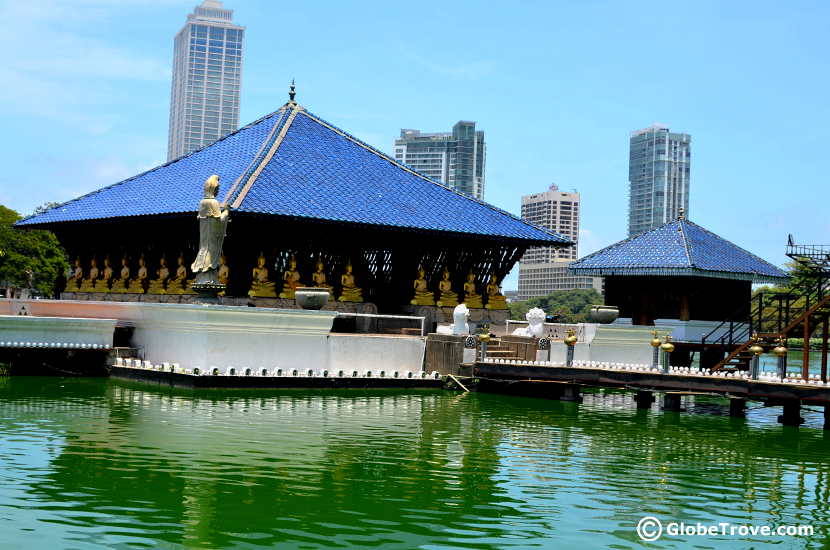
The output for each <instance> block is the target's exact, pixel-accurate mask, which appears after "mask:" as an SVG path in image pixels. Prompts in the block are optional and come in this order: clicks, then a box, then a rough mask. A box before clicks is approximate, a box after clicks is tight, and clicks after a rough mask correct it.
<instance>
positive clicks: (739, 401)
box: [729, 397, 746, 416]
mask: <svg viewBox="0 0 830 550" xmlns="http://www.w3.org/2000/svg"><path fill="white" fill-rule="evenodd" d="M729 416H746V399H744V398H742V397H730V398H729Z"/></svg>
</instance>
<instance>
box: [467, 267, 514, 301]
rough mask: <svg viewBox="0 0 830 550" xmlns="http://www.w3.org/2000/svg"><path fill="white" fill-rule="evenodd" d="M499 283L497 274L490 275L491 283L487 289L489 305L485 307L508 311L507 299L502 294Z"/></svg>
mask: <svg viewBox="0 0 830 550" xmlns="http://www.w3.org/2000/svg"><path fill="white" fill-rule="evenodd" d="M498 281H499V280H498V279H497V278H496V275H495V273H493V274H491V275H490V282H489V283H487V287H486V288H485V291H486V292H487V304H485V306H484V307H485V308H487V309H507V299H505V297H504V295H503V294H502V293H501V289H499V284H498ZM467 307H470V306H467Z"/></svg>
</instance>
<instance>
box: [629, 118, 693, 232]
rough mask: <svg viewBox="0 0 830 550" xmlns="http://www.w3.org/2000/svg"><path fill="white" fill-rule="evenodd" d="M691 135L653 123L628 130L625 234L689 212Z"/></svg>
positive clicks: (662, 222) (651, 226) (660, 223)
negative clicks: (677, 132)
mask: <svg viewBox="0 0 830 550" xmlns="http://www.w3.org/2000/svg"><path fill="white" fill-rule="evenodd" d="M691 142H692V136H690V135H689V134H676V133H672V132H670V131H669V129H668V127H666V126H662V125H660V124H654V125H652V126H649V127H648V128H644V129H642V130H637V131H636V132H631V140H630V149H629V157H628V183H629V197H628V236H629V237H633V236H635V235H639V234H640V233H644V232H646V231H648V230H649V229H653V228H655V227H659V226H661V225H663V224H664V223H667V222H669V221H671V220H673V219H675V218H677V216H678V214H679V213H680V209H681V208H683V209H684V210H685V211H686V213H688V212H689V164H690V159H691V150H690V146H691Z"/></svg>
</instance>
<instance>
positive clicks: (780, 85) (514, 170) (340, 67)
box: [0, 0, 830, 288]
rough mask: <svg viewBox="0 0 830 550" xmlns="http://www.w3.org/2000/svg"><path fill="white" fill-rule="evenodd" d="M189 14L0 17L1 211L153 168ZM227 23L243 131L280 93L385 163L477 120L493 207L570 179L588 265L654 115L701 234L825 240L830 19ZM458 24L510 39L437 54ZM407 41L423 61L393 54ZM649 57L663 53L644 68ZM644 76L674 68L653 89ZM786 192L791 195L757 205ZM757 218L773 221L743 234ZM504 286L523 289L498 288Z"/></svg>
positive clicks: (594, 11)
mask: <svg viewBox="0 0 830 550" xmlns="http://www.w3.org/2000/svg"><path fill="white" fill-rule="evenodd" d="M195 3H196V2H193V1H192V0H187V1H180V0H158V1H154V2H152V3H145V2H135V1H132V0H127V1H125V2H121V3H118V5H114V4H112V3H110V2H104V1H99V0H90V1H89V2H88V3H87V4H85V5H86V9H84V10H77V9H72V8H70V7H68V6H65V5H63V4H62V3H60V2H56V1H45V2H43V3H37V4H24V3H4V4H0V13H2V14H3V15H4V16H5V18H6V20H9V21H14V22H15V25H13V27H12V28H11V29H10V30H9V32H8V33H7V34H6V35H4V36H3V37H2V38H0V40H2V41H4V43H5V44H6V45H7V48H9V49H13V50H14V51H16V52H19V54H18V55H16V56H14V57H13V58H11V59H10V60H9V63H8V64H7V65H6V66H5V67H4V68H3V69H2V70H3V72H4V75H6V77H7V78H6V82H7V85H6V86H5V87H4V88H3V90H2V93H3V94H4V99H5V101H4V103H3V109H4V121H5V122H6V128H7V132H6V133H5V138H4V150H5V151H6V154H7V156H8V158H13V159H15V162H10V163H7V169H6V170H5V171H4V174H3V176H2V179H0V203H2V204H5V205H7V206H9V207H12V208H14V209H16V210H18V211H20V212H22V213H29V212H31V211H32V210H33V209H34V208H35V207H37V206H38V205H40V204H43V203H45V202H48V201H66V200H69V199H71V198H74V197H77V196H79V195H82V194H84V193H87V192H90V191H92V190H94V189H98V188H100V187H101V186H102V185H109V184H113V183H115V182H118V181H120V180H121V179H123V178H125V177H129V176H132V175H134V174H135V173H137V172H140V171H142V170H146V169H149V168H152V167H154V166H157V165H158V164H160V163H162V162H163V161H164V159H165V157H166V153H167V150H166V145H167V129H168V123H169V99H170V82H171V72H170V67H171V65H172V48H171V44H170V37H171V36H173V35H175V33H176V32H177V31H178V30H179V29H180V28H181V23H182V14H186V13H188V12H190V11H192V8H193V5H194V4H195ZM226 6H227V7H229V8H233V9H234V10H235V13H234V18H235V19H236V20H238V21H241V22H244V23H245V25H246V37H245V42H246V44H245V49H246V54H247V55H246V61H245V77H244V78H245V88H244V90H243V93H242V96H243V97H242V100H241V101H242V103H241V107H240V122H241V123H242V124H247V123H249V122H251V121H254V120H256V119H258V118H259V117H261V116H263V115H264V114H267V113H269V112H273V111H274V110H275V109H277V108H278V107H279V106H280V105H282V104H283V103H284V102H285V100H286V88H287V84H288V83H289V82H290V80H291V78H296V79H297V85H298V87H297V90H298V101H300V102H301V103H302V104H304V105H306V106H308V107H309V108H310V109H311V110H312V111H314V110H318V111H320V112H325V113H329V119H330V120H331V122H332V123H333V124H337V125H340V126H342V127H348V128H350V129H351V131H352V132H353V133H354V135H355V136H356V137H358V138H360V139H362V140H364V141H366V142H367V143H369V144H371V145H373V146H375V147H378V148H379V149H381V150H383V151H385V152H391V151H390V150H389V149H390V144H391V143H392V142H393V141H394V138H395V135H396V133H397V129H399V128H426V129H433V128H444V127H446V125H447V122H448V121H454V120H458V119H459V118H460V117H470V118H473V119H475V120H476V121H477V124H478V125H479V126H480V127H482V128H485V129H486V132H487V145H488V151H487V192H486V200H487V201H488V202H490V203H492V204H494V205H495V206H497V207H499V208H502V209H505V210H508V211H510V212H512V213H514V214H516V215H519V207H520V202H519V197H520V196H521V195H523V194H528V193H533V192H535V191H537V190H539V189H543V188H545V186H546V185H547V184H548V183H549V181H550V177H551V175H553V177H554V178H555V179H556V180H558V181H563V182H564V181H567V182H573V185H576V186H578V187H579V189H580V192H581V194H582V198H583V200H584V201H585V202H586V203H589V204H590V205H591V208H590V209H587V210H586V211H585V212H583V214H582V220H581V221H582V227H583V230H582V235H580V245H581V246H580V254H581V255H585V254H588V253H590V252H592V251H594V250H597V249H599V248H602V247H603V246H605V245H608V244H611V243H612V242H616V241H618V240H620V239H621V238H624V237H625V236H626V234H627V231H626V210H627V201H628V197H627V188H628V186H627V185H625V183H624V182H626V180H627V173H628V150H627V149H626V142H627V139H628V134H629V132H630V130H631V129H633V128H639V127H642V126H643V124H647V123H649V122H650V121H654V120H662V121H666V122H668V123H670V124H671V127H672V128H678V129H682V131H684V132H688V133H689V134H691V135H693V136H694V138H695V144H696V145H695V163H694V170H693V172H694V174H693V175H692V176H693V177H694V180H695V183H694V191H693V193H692V196H691V204H690V214H691V218H692V220H693V221H695V222H698V223H701V224H703V225H705V226H707V227H709V228H711V229H712V230H713V231H716V232H718V233H719V234H721V235H723V236H724V237H725V238H729V239H730V240H733V241H735V242H740V243H742V245H743V246H746V247H747V248H748V249H750V250H753V251H755V252H757V253H758V254H759V255H761V256H763V257H766V258H769V259H771V260H772V261H774V262H775V263H777V264H779V265H781V264H783V263H784V262H785V261H787V258H786V257H785V256H784V244H785V242H786V235H787V234H788V233H792V234H793V235H794V236H795V238H796V240H800V241H802V242H806V241H810V240H821V238H822V235H824V234H825V233H826V232H827V231H828V229H830V222H827V221H826V220H827V216H826V213H825V212H824V211H823V208H822V205H821V204H820V203H818V202H816V201H812V202H809V201H808V202H806V203H805V202H804V201H803V200H800V199H799V197H803V196H809V195H810V194H811V193H813V192H814V189H815V182H816V181H819V179H820V177H821V175H822V174H823V171H824V170H823V166H822V164H821V158H823V147H822V144H823V143H825V142H826V138H827V130H826V129H827V128H828V127H830V124H828V122H830V114H829V113H828V112H827V110H826V106H825V100H824V98H825V97H826V93H827V91H828V87H829V86H828V81H829V80H830V76H828V72H827V71H826V67H825V65H826V63H825V60H824V59H823V56H822V55H820V53H819V52H822V51H823V46H824V42H825V41H824V39H823V38H822V37H823V36H825V34H826V32H825V31H826V29H825V25H824V24H823V23H822V22H823V21H826V20H827V16H828V14H830V7H828V6H824V5H820V4H809V3H804V4H800V5H799V6H798V7H793V6H789V5H788V6H782V5H777V4H772V3H755V4H753V5H752V8H753V9H752V17H750V18H747V17H746V10H745V8H744V7H742V4H741V3H737V4H735V5H723V4H720V3H714V2H710V3H707V2H704V3H701V4H696V5H695V6H682V5H672V6H669V7H668V8H666V9H662V8H661V9H659V10H658V9H655V8H656V7H657V4H656V3H654V4H649V3H647V2H646V3H643V4H642V5H638V6H635V7H633V8H632V7H631V6H629V7H627V8H623V7H622V6H617V5H615V4H613V3H600V5H597V6H588V5H580V6H559V7H553V6H549V5H542V4H540V5H535V6H532V7H531V6H525V7H523V8H522V9H520V10H516V11H511V12H510V13H508V14H505V13H502V12H501V11H497V10H495V9H489V8H481V9H472V8H473V7H474V6H473V4H471V3H465V2H461V3H458V4H454V5H452V6H446V7H445V8H443V9H445V11H446V13H445V15H444V17H442V18H441V20H440V21H438V22H436V23H435V24H434V25H430V26H428V27H427V28H424V27H423V26H419V25H417V20H416V19H413V18H411V17H409V16H408V15H407V14H406V10H405V9H404V8H403V7H396V6H387V5H381V4H378V8H380V7H381V6H383V9H378V10H377V14H378V16H377V18H375V19H373V21H372V22H371V23H369V22H368V21H366V20H365V19H361V18H360V17H358V14H356V13H354V10H350V9H348V7H347V6H343V5H339V4H336V3H321V4H320V5H311V6H304V7H303V8H302V9H298V10H295V13H294V14H293V15H292V17H293V18H294V21H295V23H296V24H295V25H291V26H288V27H284V28H281V29H280V32H273V31H272V30H271V25H270V24H269V22H271V21H274V20H278V19H279V18H280V17H282V16H283V15H284V14H283V13H282V12H281V11H280V10H279V9H278V7H277V6H275V5H272V4H270V3H263V2H245V3H242V2H233V3H231V2H226ZM664 8H665V7H664ZM367 9H371V6H369V7H368V8H367ZM461 21H465V22H466V23H467V24H471V25H475V26H476V28H477V29H479V31H480V33H481V34H482V35H485V36H489V35H493V36H495V35H498V36H500V37H501V38H500V39H499V40H498V41H486V40H485V41H483V42H482V44H481V47H480V48H477V49H471V48H469V47H468V45H466V44H461V43H453V42H448V41H446V40H445V37H446V36H448V35H450V34H451V33H452V32H453V29H455V28H456V26H457V25H458V24H459V22H461ZM543 21H546V22H547V23H545V24H544V25H543V24H542V22H543ZM551 21H557V22H556V23H553V24H552V26H551V23H550V22H551ZM565 21H591V22H592V25H591V26H590V28H589V29H587V30H585V29H581V30H579V29H578V28H575V27H573V26H571V25H566V24H565ZM678 22H680V23H678ZM321 25H323V26H326V25H328V27H329V28H330V30H331V32H325V33H322V32H321V33H317V34H316V35H315V39H314V40H309V39H308V29H310V28H320V26H321ZM123 28H130V29H133V30H135V31H136V32H135V33H134V34H135V36H126V35H125V34H124V33H123V32H121V31H120V29H123ZM393 28H394V29H395V31H394V32H392V30H391V29H393ZM505 29H507V30H505ZM512 29H522V30H521V32H519V31H518V30H512ZM416 32H417V33H421V34H419V36H420V37H421V39H419V41H418V44H419V47H418V48H417V49H416V48H413V47H412V45H411V44H410V43H408V42H405V41H401V36H406V35H407V33H416ZM769 36H775V37H776V40H775V41H769V40H766V39H765V38H764V37H769ZM367 37H370V38H369V39H367ZM654 41H658V42H670V43H672V44H674V46H673V47H672V48H671V49H658V50H652V51H651V56H650V59H649V61H648V62H645V60H642V61H637V59H639V58H638V57H637V55H638V52H642V51H643V50H644V49H647V48H649V47H650V46H651V45H653V43H654ZM47 45H48V47H47ZM56 51H57V52H59V55H56V54H55V52H56ZM401 61H403V62H401ZM655 63H670V64H680V65H682V66H683V68H684V70H683V71H677V72H669V73H665V72H664V73H661V74H657V73H656V72H655V71H653V67H654V64H655ZM657 89H671V90H672V93H671V94H659V93H655V92H654V90H657ZM552 98H555V101H552V100H551V99H552ZM44 127H48V128H49V131H48V132H44V131H43V128H44ZM786 134H793V135H798V136H799V137H798V139H797V140H782V139H781V136H782V135H786ZM790 158H799V159H801V161H800V162H799V163H797V164H795V165H793V164H792V163H791V162H789V159H790ZM227 184H228V185H229V184H230V182H227ZM782 184H783V185H786V186H787V188H788V193H787V194H786V196H785V197H784V199H783V200H780V201H775V202H772V201H757V200H754V199H753V197H754V196H756V195H757V193H759V192H760V193H771V192H773V191H774V190H777V189H778V188H779V187H780V186H781V185H782ZM224 185H226V183H225V182H223V186H224ZM223 188H225V187H223ZM148 200H152V197H148ZM749 208H751V209H752V218H753V220H764V221H763V222H758V223H736V221H735V220H736V216H737V213H738V212H739V211H740V212H743V213H745V212H746V211H747V209H749ZM736 209H739V210H736ZM585 228H589V230H586V229H585ZM511 281H512V283H511ZM515 284H516V275H515V274H514V275H513V276H512V278H511V277H508V278H507V279H506V282H505V288H511V287H512V288H515Z"/></svg>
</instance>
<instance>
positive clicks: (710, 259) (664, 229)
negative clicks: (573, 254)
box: [570, 215, 787, 325]
mask: <svg viewBox="0 0 830 550" xmlns="http://www.w3.org/2000/svg"><path fill="white" fill-rule="evenodd" d="M570 269H571V270H572V271H573V272H574V273H576V274H579V275H593V276H601V277H605V303H606V304H607V305H612V306H617V307H618V308H619V310H620V317H621V318H631V319H632V323H633V324H636V325H653V324H654V321H655V319H679V320H681V321H689V320H692V319H694V320H701V321H722V320H724V319H727V318H729V317H730V316H732V315H734V314H735V313H736V312H737V311H739V310H741V308H746V307H747V306H748V304H749V302H750V298H751V292H752V283H776V282H780V281H783V280H785V279H786V278H787V274H786V273H785V272H784V271H782V270H781V269H779V268H778V267H776V266H774V265H772V264H770V263H769V262H767V261H764V260H763V259H761V258H759V257H758V256H755V255H754V254H752V253H750V252H747V251H746V250H744V249H743V248H740V247H738V246H736V245H735V244H733V243H731V242H729V241H727V240H726V239H724V238H722V237H719V236H718V235H716V234H714V233H712V232H711V231H708V230H707V229H704V228H703V227H701V226H699V225H697V224H696V223H693V222H691V221H689V220H687V219H685V218H684V217H683V216H682V215H681V217H680V218H679V219H677V220H673V221H671V222H669V223H667V224H665V225H662V226H660V227H657V228H655V229H652V230H651V231H648V232H646V233H643V234H641V235H637V236H635V237H631V238H629V239H626V240H624V241H620V242H618V243H616V244H613V245H611V246H608V247H606V248H603V249H602V250H600V251H598V252H594V253H593V254H590V255H588V256H585V257H584V258H581V259H580V260H578V261H576V262H574V263H573V264H571V266H570Z"/></svg>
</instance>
